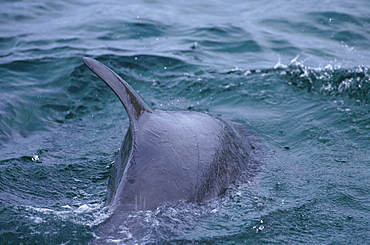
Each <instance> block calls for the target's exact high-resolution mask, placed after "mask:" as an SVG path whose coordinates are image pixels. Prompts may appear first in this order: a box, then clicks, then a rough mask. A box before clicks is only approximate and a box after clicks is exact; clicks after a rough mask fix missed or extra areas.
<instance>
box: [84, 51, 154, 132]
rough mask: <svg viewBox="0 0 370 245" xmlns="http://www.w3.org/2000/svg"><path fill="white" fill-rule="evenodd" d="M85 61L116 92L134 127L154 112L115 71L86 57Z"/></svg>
mask: <svg viewBox="0 0 370 245" xmlns="http://www.w3.org/2000/svg"><path fill="white" fill-rule="evenodd" d="M83 61H84V62H85V64H86V65H87V66H88V67H89V68H90V70H91V71H93V72H94V73H95V74H96V75H98V77H100V78H101V79H102V80H103V81H104V82H105V83H106V84H107V85H108V86H109V87H110V88H111V89H112V90H113V91H114V93H115V94H116V95H117V97H118V98H119V100H120V101H121V102H122V104H123V106H124V107H125V109H126V111H127V114H128V116H129V118H130V122H131V123H132V125H133V126H135V125H136V121H138V120H139V118H140V117H141V116H142V115H143V114H145V113H151V112H153V110H152V109H151V108H150V107H149V106H148V104H147V103H145V101H144V100H143V99H142V98H141V97H140V95H139V94H138V93H136V91H135V90H134V89H133V88H132V87H131V86H130V85H129V84H128V83H127V82H126V81H124V80H123V79H122V78H121V77H120V76H118V75H117V74H116V73H115V72H114V71H112V70H111V69H109V68H108V67H106V66H105V65H103V64H102V63H100V62H99V61H97V60H94V59H92V58H87V57H84V58H83Z"/></svg>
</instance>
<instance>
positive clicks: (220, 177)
mask: <svg viewBox="0 0 370 245" xmlns="http://www.w3.org/2000/svg"><path fill="white" fill-rule="evenodd" d="M83 60H84V62H85V64H86V65H87V66H88V67H89V68H90V69H91V70H92V71H93V72H94V73H95V74H96V75H98V76H99V77H100V78H101V79H102V80H103V81H104V82H105V83H106V84H107V85H108V86H109V87H110V88H111V89H112V90H113V91H114V93H115V94H116V95H117V96H118V98H119V99H120V101H121V102H122V104H123V106H124V107H125V109H126V112H127V114H128V116H129V121H130V127H129V129H128V131H127V134H126V136H125V139H124V142H123V144H122V147H121V149H120V151H119V153H118V156H117V158H116V159H115V161H114V163H113V166H112V168H111V176H110V179H109V184H108V197H107V205H108V208H109V209H110V210H111V211H112V216H117V217H116V218H113V219H111V220H116V222H118V221H117V220H119V218H118V217H119V216H120V215H121V214H122V213H124V212H127V211H136V210H155V209H156V208H157V207H158V206H159V205H161V204H163V203H176V202H177V201H179V200H184V201H186V202H195V203H203V202H205V201H207V200H209V199H212V198H214V197H217V196H218V195H220V194H222V193H223V192H224V191H225V189H226V188H227V187H228V185H229V184H230V183H231V182H233V181H235V179H236V177H237V175H238V174H240V172H242V171H243V170H245V169H246V168H247V166H248V161H249V158H250V152H251V145H250V142H249V140H248V138H247V137H245V136H244V135H243V134H242V133H241V132H240V131H238V129H237V128H235V127H234V126H232V124H231V123H227V122H224V121H223V120H221V119H218V118H215V117H213V116H211V115H209V114H206V113H201V112H194V111H165V110H154V109H152V108H150V107H149V106H148V105H147V104H146V103H145V101H144V100H143V99H142V98H141V97H140V96H139V95H138V94H137V93H136V92H135V91H134V90H133V89H132V88H131V86H130V85H129V84H128V83H127V82H125V81H124V80H123V79H122V78H121V77H119V76H118V75H117V74H116V73H114V72H113V71H112V70H111V69H109V68H108V67H106V66H105V65H103V64H102V63H100V62H98V61H96V60H94V59H92V58H83Z"/></svg>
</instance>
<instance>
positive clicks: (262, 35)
mask: <svg viewBox="0 0 370 245" xmlns="http://www.w3.org/2000/svg"><path fill="white" fill-rule="evenodd" d="M0 6H1V7H0V23H1V25H0V74H1V78H0V98H1V99H0V241H1V243H2V244H87V243H88V241H90V240H91V238H92V237H93V235H92V232H93V230H94V228H95V227H96V226H97V225H99V224H100V223H101V222H102V221H103V220H104V218H105V217H106V215H107V213H106V211H105V210H104V209H103V207H104V200H105V194H106V186H107V181H108V168H109V166H110V164H111V162H112V161H113V159H114V157H115V154H116V153H117V151H118V149H119V147H120V145H121V142H122V140H123V137H124V135H125V132H126V129H127V127H128V119H127V116H126V113H125V111H124V109H123V107H122V106H121V104H120V102H119V101H118V99H117V98H116V97H115V96H114V94H113V93H112V92H111V91H110V89H109V88H108V87H106V85H105V84H104V83H103V82H101V81H100V80H98V78H97V77H95V76H94V75H93V74H92V73H91V72H90V71H89V70H88V69H87V68H86V67H85V66H84V65H83V62H82V57H83V56H89V57H93V58H96V59H98V60H99V61H101V62H103V63H105V64H107V65H108V66H110V67H111V68H112V69H114V70H115V71H116V72H117V73H118V74H119V75H121V76H122V77H123V78H124V79H126V80H127V81H128V82H129V83H130V84H131V85H132V86H133V87H134V88H135V89H136V90H137V91H138V92H139V93H140V95H142V97H143V98H144V99H145V100H146V101H147V102H148V103H149V104H150V105H151V106H152V107H153V108H160V109H181V110H196V111H202V112H208V113H210V114H213V115H216V116H220V117H222V118H228V119H232V120H236V121H238V122H242V123H244V124H246V125H248V127H250V128H251V129H252V130H254V131H255V132H256V133H257V135H258V138H259V143H257V144H260V145H261V146H260V147H259V153H258V154H257V155H256V158H257V160H258V162H259V163H260V165H259V167H258V169H257V173H255V174H254V175H253V176H251V177H250V178H249V179H248V181H239V182H237V183H235V184H234V185H232V186H231V187H230V190H228V191H227V192H226V194H225V195H224V196H223V197H221V198H219V199H217V200H214V201H212V202H211V203H208V204H206V205H203V206H196V205H192V204H180V205H178V206H176V207H168V206H163V207H160V208H158V210H157V211H155V212H138V213H135V214H133V215H132V216H130V217H129V218H127V219H126V220H124V221H123V233H122V237H120V239H119V241H118V242H120V243H122V244H135V243H139V244H163V243H172V244H208V243H209V244H367V243H368V237H370V232H369V225H370V204H369V203H370V195H369V194H370V181H369V179H370V157H369V156H370V153H369V152H370V116H369V98H370V70H369V67H370V49H369V44H370V3H369V2H368V1H366V0H363V1H356V2H348V1H310V2H307V1H278V0H276V1H236V0H233V1H216V0H214V1H202V2H201V3H200V2H199V1H194V2H192V1H186V2H183V3H167V2H165V1H144V0H141V1H122V2H121V1H104V2H100V1H94V0H78V1H73V2H72V1H53V2H49V1H33V2H29V1H28V2H27V1H22V0H20V1H2V2H1V3H0Z"/></svg>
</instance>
